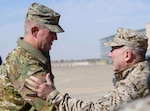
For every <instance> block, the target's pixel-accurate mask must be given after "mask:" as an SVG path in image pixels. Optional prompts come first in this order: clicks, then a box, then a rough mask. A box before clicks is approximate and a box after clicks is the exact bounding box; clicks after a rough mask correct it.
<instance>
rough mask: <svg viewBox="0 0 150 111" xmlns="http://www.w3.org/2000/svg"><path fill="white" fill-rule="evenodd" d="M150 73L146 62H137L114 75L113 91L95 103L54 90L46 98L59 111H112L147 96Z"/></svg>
mask: <svg viewBox="0 0 150 111" xmlns="http://www.w3.org/2000/svg"><path fill="white" fill-rule="evenodd" d="M149 73H150V69H149V65H148V62H147V61H144V62H139V63H137V64H135V65H134V66H132V67H130V68H128V69H126V70H124V71H122V72H119V73H115V77H116V85H115V87H114V89H113V90H112V91H110V92H108V94H106V95H105V96H103V97H102V98H101V99H99V100H98V101H97V102H96V103H94V102H84V101H82V100H77V99H72V98H71V97H70V96H69V95H68V94H61V93H60V92H59V91H57V90H54V91H53V92H51V93H50V94H49V96H48V98H47V102H49V103H50V104H51V103H53V104H54V105H55V106H56V107H57V109H58V110H59V111H112V110H116V109H117V108H118V107H119V106H120V105H121V104H124V103H127V102H129V101H131V100H134V99H136V98H139V97H145V96H147V95H148V88H147V84H146V79H147V77H148V74H149Z"/></svg>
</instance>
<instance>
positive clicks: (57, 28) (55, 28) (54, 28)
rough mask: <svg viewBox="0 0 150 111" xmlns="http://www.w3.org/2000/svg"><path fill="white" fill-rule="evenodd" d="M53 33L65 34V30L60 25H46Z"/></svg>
mask: <svg viewBox="0 0 150 111" xmlns="http://www.w3.org/2000/svg"><path fill="white" fill-rule="evenodd" d="M45 26H46V27H47V28H48V29H49V30H50V31H51V32H55V33H61V32H64V30H63V29H62V28H61V26H60V25H52V24H51V25H50V24H49V25H45Z"/></svg>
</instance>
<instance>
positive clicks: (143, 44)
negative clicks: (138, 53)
mask: <svg viewBox="0 0 150 111" xmlns="http://www.w3.org/2000/svg"><path fill="white" fill-rule="evenodd" d="M147 41H148V38H147V37H146V36H145V35H144V34H142V33H140V32H137V31H135V30H131V29H127V28H118V29H117V33H116V35H115V37H114V39H113V40H110V41H108V42H106V43H104V44H105V45H106V46H122V45H125V46H129V47H139V48H144V49H147V46H148V42H147Z"/></svg>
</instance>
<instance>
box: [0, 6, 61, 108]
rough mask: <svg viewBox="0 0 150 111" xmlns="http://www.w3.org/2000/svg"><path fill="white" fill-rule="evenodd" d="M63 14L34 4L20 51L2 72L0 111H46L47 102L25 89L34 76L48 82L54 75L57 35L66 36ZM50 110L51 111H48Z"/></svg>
mask: <svg viewBox="0 0 150 111" xmlns="http://www.w3.org/2000/svg"><path fill="white" fill-rule="evenodd" d="M59 18H60V14H58V13H57V12H55V11H54V10H52V9H50V8H48V7H46V6H44V5H41V4H38V3H33V4H31V6H30V7H29V9H28V12H27V15H26V18H25V24H24V29H25V33H24V37H20V38H19V39H18V41H17V47H16V48H15V49H14V50H13V51H12V52H11V53H9V54H8V56H7V58H6V60H5V61H4V63H3V64H2V66H1V71H0V111H29V110H30V111H37V110H38V111H41V110H42V111H45V110H53V108H54V107H53V106H52V105H50V106H49V107H46V106H47V104H46V102H45V101H43V100H42V99H40V98H39V97H37V95H36V93H33V92H31V91H30V90H29V89H27V88H26V87H25V79H26V78H29V77H30V76H31V75H32V76H35V77H37V78H39V79H40V80H41V81H43V82H44V81H46V80H45V76H46V74H47V73H50V75H51V78H50V79H51V80H52V81H53V78H54V76H53V74H52V73H51V64H50V57H49V50H50V49H51V45H52V42H53V41H54V40H57V34H56V33H59V32H64V30H63V29H62V28H61V27H60V26H59V24H58V23H59ZM46 108H48V109H46Z"/></svg>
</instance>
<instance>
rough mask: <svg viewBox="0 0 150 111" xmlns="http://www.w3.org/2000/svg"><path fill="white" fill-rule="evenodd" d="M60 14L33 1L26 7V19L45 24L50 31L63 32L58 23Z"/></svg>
mask: <svg viewBox="0 0 150 111" xmlns="http://www.w3.org/2000/svg"><path fill="white" fill-rule="evenodd" d="M59 18H60V14H59V13H57V12H55V11H54V10H52V9H50V8H48V7H46V6H44V5H41V4H39V3H33V4H31V6H30V7H29V9H28V12H27V15H26V19H29V20H32V21H34V22H37V23H40V24H43V25H45V26H46V27H47V28H49V29H50V31H52V32H56V33H57V32H64V30H63V29H62V28H61V26H60V25H59Z"/></svg>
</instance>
